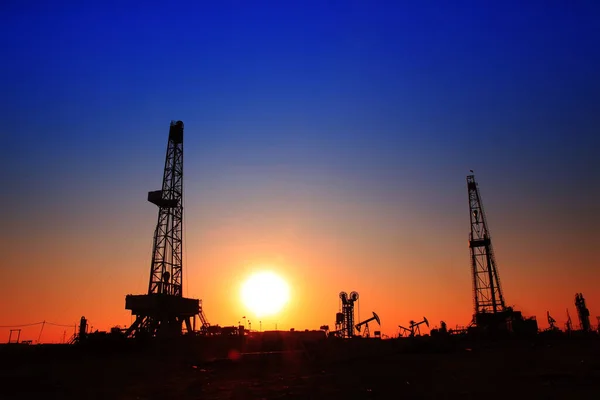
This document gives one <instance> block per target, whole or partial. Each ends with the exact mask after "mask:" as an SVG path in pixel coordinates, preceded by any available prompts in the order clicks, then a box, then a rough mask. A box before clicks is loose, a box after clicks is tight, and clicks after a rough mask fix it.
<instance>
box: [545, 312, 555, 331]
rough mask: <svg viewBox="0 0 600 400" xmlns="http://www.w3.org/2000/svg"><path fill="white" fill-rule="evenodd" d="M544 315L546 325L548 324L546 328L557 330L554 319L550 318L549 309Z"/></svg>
mask: <svg viewBox="0 0 600 400" xmlns="http://www.w3.org/2000/svg"><path fill="white" fill-rule="evenodd" d="M546 316H547V318H548V325H550V327H549V328H548V330H550V331H556V330H558V328H557V327H556V320H555V319H554V318H552V316H551V315H550V311H546Z"/></svg>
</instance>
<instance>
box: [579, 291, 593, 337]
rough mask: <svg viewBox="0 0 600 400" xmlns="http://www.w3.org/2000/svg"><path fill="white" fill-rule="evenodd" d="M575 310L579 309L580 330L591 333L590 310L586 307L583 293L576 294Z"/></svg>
mask: <svg viewBox="0 0 600 400" xmlns="http://www.w3.org/2000/svg"><path fill="white" fill-rule="evenodd" d="M575 308H577V315H578V316H579V329H581V330H582V331H584V332H589V331H590V330H591V325H590V310H588V308H587V306H586V305H585V299H584V298H583V294H581V293H577V294H575Z"/></svg>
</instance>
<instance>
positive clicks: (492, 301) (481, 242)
mask: <svg viewBox="0 0 600 400" xmlns="http://www.w3.org/2000/svg"><path fill="white" fill-rule="evenodd" d="M467 188H468V191H469V209H470V215H471V233H470V235H469V248H470V251H471V271H472V274H473V292H474V293H473V298H474V306H475V318H476V319H477V316H478V315H480V314H490V313H491V314H496V313H500V312H503V311H505V304H504V297H503V295H502V288H501V286H500V279H499V278H498V270H497V268H496V260H495V259H494V251H493V249H492V239H491V237H490V231H489V228H488V225H487V221H486V218H485V213H484V211H483V204H482V203H481V196H480V194H479V188H478V185H477V183H476V182H475V176H474V175H469V176H467Z"/></svg>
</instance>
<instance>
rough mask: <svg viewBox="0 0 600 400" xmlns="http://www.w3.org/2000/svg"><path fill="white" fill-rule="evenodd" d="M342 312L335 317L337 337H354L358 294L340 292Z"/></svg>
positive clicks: (335, 333)
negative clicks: (355, 305)
mask: <svg viewBox="0 0 600 400" xmlns="http://www.w3.org/2000/svg"><path fill="white" fill-rule="evenodd" d="M339 297H340V301H341V308H342V310H341V312H338V313H336V315H335V326H336V328H335V329H336V330H335V332H332V333H333V334H334V335H335V336H339V337H343V338H351V337H354V302H356V301H357V300H358V292H352V293H350V296H348V293H346V292H340V295H339Z"/></svg>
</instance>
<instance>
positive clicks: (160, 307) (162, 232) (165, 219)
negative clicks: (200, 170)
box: [125, 121, 208, 337]
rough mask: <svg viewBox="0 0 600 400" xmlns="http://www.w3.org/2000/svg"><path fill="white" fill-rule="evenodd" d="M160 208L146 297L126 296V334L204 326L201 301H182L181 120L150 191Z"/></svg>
mask: <svg viewBox="0 0 600 400" xmlns="http://www.w3.org/2000/svg"><path fill="white" fill-rule="evenodd" d="M148 201H149V202H150V203H152V204H154V205H156V206H157V207H158V222H157V224H156V229H155V231H154V242H153V248H152V262H151V265H150V281H149V285H148V294H142V295H127V296H126V297H125V308H126V309H127V310H130V311H131V314H132V315H135V316H136V318H135V321H134V322H133V324H132V325H131V326H130V327H129V329H127V331H126V335H127V336H134V337H141V336H144V337H147V336H149V337H176V336H179V335H181V334H182V333H183V332H182V326H183V324H184V323H185V328H186V331H187V333H193V332H195V331H196V329H195V322H196V316H198V317H199V319H200V321H201V323H202V328H203V330H205V328H207V327H208V322H207V321H206V318H205V317H204V313H203V311H202V303H201V301H200V300H199V299H190V298H185V297H183V291H182V282H183V262H182V260H183V258H182V253H183V122H182V121H171V126H170V129H169V139H168V142H167V155H166V158H165V168H164V174H163V181H162V189H161V190H156V191H152V192H149V193H148Z"/></svg>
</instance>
